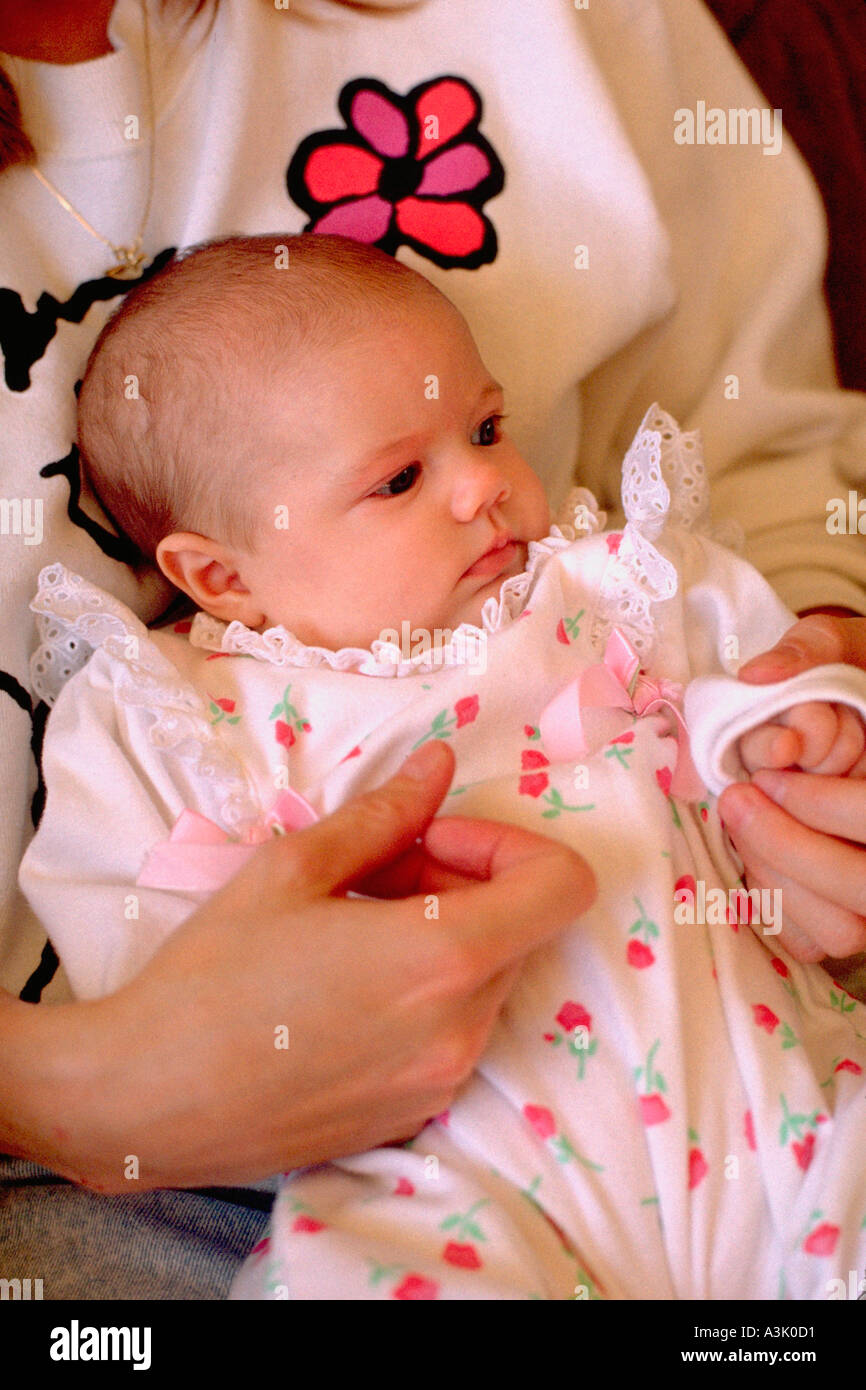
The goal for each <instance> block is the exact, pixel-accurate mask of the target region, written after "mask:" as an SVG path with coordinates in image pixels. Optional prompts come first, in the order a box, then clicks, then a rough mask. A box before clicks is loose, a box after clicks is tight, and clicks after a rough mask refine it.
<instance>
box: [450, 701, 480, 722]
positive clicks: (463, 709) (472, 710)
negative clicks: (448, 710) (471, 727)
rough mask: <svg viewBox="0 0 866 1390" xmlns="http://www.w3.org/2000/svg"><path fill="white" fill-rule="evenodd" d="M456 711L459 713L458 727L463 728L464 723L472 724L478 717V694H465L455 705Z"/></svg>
mask: <svg viewBox="0 0 866 1390" xmlns="http://www.w3.org/2000/svg"><path fill="white" fill-rule="evenodd" d="M454 713H455V714H456V715H457V728H458V729H462V728H463V725H464V724H471V723H472V722H473V721H474V720H475V719H477V718H478V696H477V695H464V697H463V699H462V700H458V701H457V704H456V705H455V706H454Z"/></svg>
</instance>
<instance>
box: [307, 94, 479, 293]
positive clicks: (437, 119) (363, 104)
mask: <svg viewBox="0 0 866 1390" xmlns="http://www.w3.org/2000/svg"><path fill="white" fill-rule="evenodd" d="M337 106H338V108H339V111H340V115H341V116H342V118H343V120H344V122H345V127H344V128H343V129H337V130H320V131H317V132H315V134H313V135H308V136H307V137H306V139H304V140H302V141H301V143H300V144H299V146H298V148H297V150H296V151H295V153H294V155H293V157H292V161H291V163H290V164H289V167H288V170H287V173H286V183H287V185H288V190H289V196H290V197H291V198H292V199H293V200H294V202H296V203H297V205H298V207H300V208H303V210H304V212H306V213H307V214H308V216H309V219H310V220H309V222H308V223H307V225H306V226H305V228H304V230H305V231H308V232H329V233H332V234H335V235H337V236H345V237H350V238H351V239H352V240H354V241H363V242H367V243H368V244H369V245H371V246H378V247H379V248H380V249H381V250H382V251H387V252H388V254H389V255H392V256H393V255H394V254H395V253H396V251H397V249H398V247H400V246H410V247H411V248H412V250H413V251H416V252H417V253H418V254H419V255H421V256H425V257H426V258H427V259H428V260H431V261H433V262H434V263H435V264H436V265H440V266H463V267H465V268H467V269H474V268H475V267H477V266H480V265H486V264H487V263H488V262H490V261H492V260H493V259H494V258H495V256H496V251H497V241H496V231H495V229H494V227H493V224H492V223H491V222H490V221H489V219H488V218H487V217H486V216H485V215H484V213H483V211H482V208H483V205H484V203H485V202H486V201H487V200H488V199H489V198H493V197H495V195H496V194H497V193H499V192H501V190H502V187H503V184H504V182H505V174H504V171H503V168H502V165H501V163H500V161H499V159H498V158H497V156H496V153H495V152H494V150H493V148H492V146H491V145H490V144H489V142H488V141H487V140H486V139H485V138H484V136H483V135H482V134H481V133H480V131H479V129H478V126H479V122H480V120H481V111H482V106H481V98H480V96H479V95H478V93H477V92H476V90H475V88H474V87H472V86H471V85H470V83H468V82H467V81H466V80H465V79H464V78H462V77H454V76H450V75H444V76H442V77H435V78H433V79H432V80H431V81H428V82H422V83H421V84H420V85H419V86H417V87H413V88H412V90H411V91H410V92H408V93H407V95H406V96H405V97H402V96H400V95H399V94H398V93H397V92H393V91H391V89H390V88H389V87H386V86H385V84H384V82H379V81H377V80H376V79H375V78H372V77H361V78H358V79H356V80H355V81H353V82H348V83H347V84H346V86H345V87H343V89H342V91H341V92H340V95H339V98H338V101H337Z"/></svg>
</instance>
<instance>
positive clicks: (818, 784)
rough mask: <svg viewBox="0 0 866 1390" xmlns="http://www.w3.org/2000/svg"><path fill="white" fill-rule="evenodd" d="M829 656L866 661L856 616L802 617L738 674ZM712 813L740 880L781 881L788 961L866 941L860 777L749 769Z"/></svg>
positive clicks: (862, 623) (780, 672)
mask: <svg viewBox="0 0 866 1390" xmlns="http://www.w3.org/2000/svg"><path fill="white" fill-rule="evenodd" d="M838 661H841V662H847V663H848V664H850V665H852V666H860V667H862V668H863V669H864V670H866V619H863V618H839V617H830V616H828V615H826V614H812V615H811V616H809V617H807V618H803V619H801V620H800V622H798V623H795V624H794V626H793V627H792V628H790V629H789V630H788V632H787V633H786V634H785V636H784V637H783V638H782V640H781V642H780V643H779V644H778V645H777V646H776V647H774V648H773V650H772V651H770V652H765V653H763V654H762V655H761V656H758V657H755V658H754V660H753V661H750V662H747V664H746V665H745V666H744V667H743V668H742V669H741V670H740V672H739V676H740V678H741V679H742V680H745V681H749V682H751V683H753V684H756V685H762V684H769V683H770V682H772V681H779V680H785V679H787V678H788V677H790V676H795V675H797V674H798V673H799V672H800V671H806V670H808V669H809V668H810V667H812V666H819V665H824V664H827V663H830V662H838ZM855 761H856V760H855ZM857 765H858V766H859V764H857ZM719 812H720V814H721V816H722V819H723V820H724V822H725V826H726V828H727V830H728V833H729V835H730V837H731V840H732V841H733V843H734V846H735V848H736V850H737V852H738V854H739V855H740V857H741V859H742V860H743V863H744V864H745V866H746V874H747V879H748V882H749V883H750V884H752V885H754V886H756V887H760V888H781V890H782V909H783V919H784V920H783V927H782V932H781V935H780V937H779V939H780V940H781V941H782V942H783V943H784V945H785V946H786V948H787V949H788V950H789V951H790V952H791V954H792V955H793V956H795V957H796V959H797V960H802V961H817V960H822V959H823V958H824V957H825V956H832V957H836V958H842V957H845V956H850V955H854V954H855V953H857V952H859V951H864V950H866V781H864V780H863V778H862V776H855V777H853V778H852V777H849V776H832V775H825V774H823V773H820V774H819V773H815V772H794V771H776V770H774V771H769V770H761V771H757V772H755V773H754V775H753V778H752V782H751V783H738V784H736V785H735V786H731V787H728V788H726V790H725V791H724V792H723V793H722V796H721V797H720V799H719Z"/></svg>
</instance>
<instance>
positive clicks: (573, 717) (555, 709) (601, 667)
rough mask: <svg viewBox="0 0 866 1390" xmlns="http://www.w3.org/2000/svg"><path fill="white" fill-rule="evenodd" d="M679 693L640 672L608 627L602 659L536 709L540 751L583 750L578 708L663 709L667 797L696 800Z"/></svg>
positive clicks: (575, 754) (698, 789)
mask: <svg viewBox="0 0 866 1390" xmlns="http://www.w3.org/2000/svg"><path fill="white" fill-rule="evenodd" d="M682 694H683V691H682V686H680V685H676V684H675V683H674V682H673V681H667V680H650V678H649V677H648V676H646V675H644V673H643V672H642V671H641V669H640V659H639V657H638V654H637V652H636V651H635V649H634V647H633V646H632V645H631V643H630V642H629V641H628V639H627V638H626V637H625V636H624V634H623V633H622V632H620V630H619V628H614V630H613V632H612V633H611V635H610V637H609V638H608V643H607V646H606V648H605V652H604V660H603V661H601V662H599V663H598V665H597V666H590V667H589V668H588V669H587V670H586V671H583V672H582V673H581V674H580V675H579V676H578V677H577V679H576V680H573V681H570V682H569V684H568V685H567V686H566V687H565V689H564V690H560V692H559V694H558V695H554V697H553V699H552V700H551V701H550V703H549V704H548V705H547V706H546V707H545V709H544V711H543V712H542V715H541V718H540V720H539V721H538V726H539V732H540V733H541V737H542V739H543V740H544V747H545V751H546V753H547V754H548V756H549V757H550V759H551V761H552V762H562V761H565V760H567V759H569V758H580V757H582V756H583V755H584V754H586V753H587V752H589V743H588V740H587V737H586V733H585V731H584V727H583V720H582V717H581V711H583V710H587V709H623V710H628V711H629V712H630V713H631V714H636V715H638V716H641V715H643V714H655V713H657V712H659V711H664V713H665V714H666V715H668V716H669V717H670V720H671V731H672V732H673V733H674V734H675V736H676V740H677V759H676V764H675V766H674V770H673V774H672V776H671V787H670V789H671V795H672V796H678V797H681V798H682V799H683V800H684V801H699V800H700V798H701V797H702V796H703V795H704V792H705V787H704V784H703V782H702V781H701V779H700V777H699V776H698V772H697V769H696V768H695V765H694V763H693V762H692V755H691V750H690V747H689V731H688V728H687V726H686V721H685V719H684V718H683V715H682V713H681V710H680V708H679V703H680V701H681V700H682Z"/></svg>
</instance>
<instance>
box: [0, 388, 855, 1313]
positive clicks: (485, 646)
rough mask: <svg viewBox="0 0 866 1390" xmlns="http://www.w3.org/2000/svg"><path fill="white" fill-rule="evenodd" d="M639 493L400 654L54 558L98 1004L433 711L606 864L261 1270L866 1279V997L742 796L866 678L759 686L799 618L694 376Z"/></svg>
mask: <svg viewBox="0 0 866 1390" xmlns="http://www.w3.org/2000/svg"><path fill="white" fill-rule="evenodd" d="M623 505H624V510H625V516H626V524H625V526H624V529H623V530H621V531H616V532H611V531H605V530H604V529H603V526H604V520H605V518H604V517H603V515H601V514H600V513H599V512H598V509H597V507H596V504H595V502H594V499H593V498H592V497H591V496H590V495H589V494H588V493H586V492H584V491H581V490H580V489H578V490H577V491H576V492H575V493H574V494H573V495H572V498H571V501H570V510H571V518H572V519H571V522H570V523H569V524H568V525H561V526H559V527H553V528H552V530H551V533H550V535H548V536H547V537H546V538H545V539H544V540H542V541H539V542H537V543H531V544H530V546H529V558H528V564H527V569H526V571H525V572H524V573H523V574H521V575H519V576H516V577H513V578H509V579H507V580H505V581H504V583H503V584H502V586H501V590H500V593H499V596H498V597H496V598H490V599H488V600H487V602H486V604H485V606H484V610H483V614H482V618H481V622H480V624H479V626H477V627H472V626H469V625H465V624H464V625H462V626H461V627H460V628H458V629H457V630H456V632H454V633H450V634H449V633H446V634H442V635H441V640H439V641H438V642H437V640H436V635H435V634H434V635H433V637H432V638H431V639H430V641H429V642H428V641H426V640H425V639H424V636H423V634H418V633H412V632H409V633H405V632H401V633H400V634H399V635H398V634H396V633H395V634H393V635H394V636H397V638H398V640H397V641H388V640H383V641H380V642H377V643H374V644H373V646H372V648H371V649H370V650H369V651H365V650H360V649H343V650H340V651H337V652H332V651H327V650H324V649H321V648H315V647H306V646H303V645H302V644H301V643H300V642H298V641H297V640H296V639H295V638H294V637H293V636H292V635H291V633H289V632H287V631H286V630H285V629H284V628H272V629H270V630H268V631H266V632H263V633H258V632H253V631H251V630H249V629H247V628H245V627H244V626H243V625H242V624H239V623H231V624H229V625H228V626H226V625H225V624H223V623H220V622H217V621H216V620H215V619H213V618H211V617H209V616H207V615H206V614H202V613H199V614H198V615H197V616H196V617H195V618H194V619H193V620H192V622H191V624H183V623H181V624H177V625H176V627H175V629H174V630H168V631H165V630H164V631H157V632H148V631H147V630H146V629H145V628H144V627H143V626H142V624H141V623H140V622H139V621H138V620H137V619H136V618H134V617H133V615H132V614H131V613H129V611H128V610H127V609H125V608H124V606H123V605H122V604H120V603H119V602H117V601H116V600H115V599H113V598H111V597H110V596H109V595H107V594H104V593H102V592H101V591H99V590H97V589H96V588H95V587H94V586H92V585H90V584H88V583H86V582H85V581H84V580H82V579H80V578H79V577H78V576H75V575H72V574H70V573H68V572H67V571H65V570H64V569H63V568H62V567H61V566H59V565H54V566H50V567H48V569H46V570H44V571H43V573H42V576H41V583H40V590H39V594H38V596H37V598H36V599H35V601H34V603H33V605H32V606H33V608H34V610H35V611H36V612H37V614H39V615H40V630H41V637H42V642H41V645H40V647H39V649H38V651H37V653H36V655H35V657H34V660H33V679H34V684H35V686H36V688H37V690H38V691H39V693H40V694H42V695H43V697H44V698H46V699H48V700H49V701H56V702H55V703H54V708H53V711H52V714H51V717H50V719H49V722H48V729H47V736H46V743H45V750H44V759H43V761H44V772H45V779H46V787H47V798H46V804H45V812H44V815H43V819H42V822H41V824H40V827H39V831H38V833H37V835H36V838H35V839H34V841H33V843H32V845H31V847H30V849H29V851H28V853H27V855H26V857H25V860H24V862H23V865H22V870H21V884H22V887H23V889H24V891H25V892H26V894H27V895H28V897H29V898H30V901H31V903H32V904H33V906H34V908H35V910H36V912H37V913H38V915H39V916H40V918H41V920H42V921H43V923H44V924H45V926H46V928H47V930H48V932H49V934H50V936H51V938H52V940H53V942H54V944H55V946H56V948H57V950H58V953H59V955H60V957H61V960H62V962H63V964H64V966H65V968H66V971H67V974H68V977H69V979H70V982H71V985H72V987H73V990H74V991H75V993H76V994H77V995H79V996H80V997H83V998H94V997H96V996H98V995H100V994H104V993H106V992H108V991H111V990H113V989H115V988H117V987H118V986H119V985H121V984H122V983H124V982H125V981H126V980H128V979H130V978H131V977H132V976H133V975H134V974H135V973H136V971H137V970H139V969H140V968H141V966H142V964H143V963H144V962H145V961H146V960H147V959H149V957H150V956H151V955H152V954H153V953H154V951H155V950H156V949H157V947H158V946H159V944H160V942H162V941H163V940H164V939H165V937H166V936H167V935H168V934H169V933H170V932H171V931H173V930H174V928H175V927H176V926H177V925H178V924H179V923H180V922H181V921H182V920H183V918H184V917H185V916H187V915H188V914H189V913H190V912H191V911H192V910H193V909H194V908H195V906H196V905H197V904H198V903H200V902H201V901H203V900H204V898H205V897H206V895H207V894H208V893H209V892H211V891H213V890H214V888H216V887H217V886H219V884H220V883H222V882H224V881H226V879H227V878H228V877H230V876H231V874H232V873H233V872H235V871H236V870H237V868H238V867H239V865H240V864H241V863H243V862H244V861H245V859H247V858H248V857H249V856H250V855H251V854H254V853H255V852H256V844H257V842H259V841H260V840H261V839H262V838H264V837H266V836H269V835H270V834H271V833H272V828H273V827H276V828H278V829H283V830H288V831H290V832H291V831H292V830H293V829H294V828H297V827H299V826H302V825H304V824H307V823H309V822H310V821H311V820H313V819H315V818H317V817H322V816H326V815H327V814H328V813H329V812H331V811H333V810H334V809H335V808H336V807H337V806H339V805H341V804H342V803H343V802H345V801H346V800H347V799H348V798H351V797H352V796H354V795H355V794H357V793H359V792H361V791H363V790H365V789H368V788H371V787H375V786H377V785H379V784H380V783H381V782H382V781H383V780H384V779H385V778H386V777H388V776H389V775H390V774H391V773H392V772H394V771H395V770H396V768H397V767H398V765H399V764H400V763H401V762H402V760H403V759H404V758H405V757H406V755H407V754H408V753H409V752H410V751H411V750H412V749H414V748H417V747H419V746H421V745H422V744H423V743H425V742H427V741H429V740H431V739H442V740H447V741H448V742H449V744H450V745H451V747H452V749H453V751H454V754H455V757H456V772H455V776H454V780H453V782H452V785H451V788H450V790H449V793H448V795H447V796H446V798H445V801H444V802H443V806H442V812H443V813H444V814H448V815H458V816H470V817H476V816H481V817H489V818H493V819H496V820H504V821H509V822H511V823H513V824H515V825H519V826H523V827H525V828H527V829H529V830H533V831H537V832H541V833H544V834H547V835H550V836H553V837H554V838H557V839H561V840H563V841H564V842H566V843H568V844H570V845H572V846H573V847H574V848H575V849H576V850H577V851H578V852H579V853H580V854H581V855H583V857H584V858H585V859H586V860H587V862H588V863H589V865H590V866H591V868H592V869H593V871H594V874H595V877H596V880H597V884H598V897H597V900H596V902H595V903H594V905H593V906H592V908H590V909H589V911H587V912H585V913H584V914H583V915H582V916H581V917H580V918H579V920H577V921H576V922H575V923H574V925H573V926H572V927H571V928H569V929H568V930H567V931H566V932H565V933H563V934H562V935H561V936H560V937H559V938H558V939H557V940H556V941H555V942H553V943H552V944H550V945H549V946H546V947H545V948H543V949H542V950H539V951H538V952H536V953H535V954H534V955H533V957H532V958H531V959H530V960H529V961H528V962H527V963H526V965H525V967H524V969H523V970H522V973H521V975H520V978H519V980H518V982H517V984H516V986H515V988H514V991H513V993H512V994H511V996H510V998H509V1000H508V1002H507V1004H506V1006H505V1009H504V1011H503V1014H502V1017H501V1019H500V1021H499V1023H498V1024H497V1027H496V1029H495V1031H494V1034H493V1036H492V1039H491V1041H490V1044H489V1046H488V1048H487V1051H486V1052H485V1054H484V1056H483V1057H482V1059H481V1061H480V1063H479V1065H478V1068H477V1070H476V1072H475V1073H474V1075H473V1076H472V1078H471V1079H470V1081H469V1082H468V1083H467V1085H466V1086H465V1087H464V1088H463V1089H462V1091H461V1093H460V1095H459V1097H458V1098H457V1100H456V1102H455V1103H454V1105H453V1106H452V1107H451V1109H450V1111H449V1112H448V1113H446V1114H444V1115H440V1116H438V1117H436V1118H435V1120H431V1122H430V1123H429V1124H428V1125H427V1126H426V1127H425V1128H424V1129H423V1130H422V1132H421V1133H420V1134H419V1135H418V1136H417V1137H416V1138H415V1139H414V1140H412V1141H411V1142H410V1143H406V1144H402V1145H395V1146H391V1147H383V1148H379V1149H376V1150H374V1151H373V1152H371V1153H365V1154H359V1155H355V1156H352V1157H348V1158H344V1159H340V1160H338V1161H336V1162H334V1163H330V1164H324V1165H319V1166H316V1167H315V1168H308V1169H302V1170H299V1171H296V1172H293V1173H289V1174H284V1175H283V1177H282V1180H281V1183H280V1188H279V1191H278V1195H277V1198H276V1202H275V1206H274V1210H273V1214H272V1220H271V1224H270V1229H269V1234H268V1236H267V1238H266V1239H265V1240H264V1241H263V1242H262V1243H261V1245H260V1246H259V1247H257V1249H256V1250H255V1251H254V1252H253V1253H252V1255H251V1256H250V1258H249V1259H248V1261H247V1262H246V1264H245V1265H244V1267H243V1269H242V1271H241V1273H240V1274H239V1276H238V1278H237V1280H236V1284H235V1289H234V1296H235V1297H237V1298H272V1299H279V1298H293V1299H359V1298H360V1299H364V1298H369V1299H390V1298H397V1299H431V1300H432V1299H472V1298H479V1299H532V1298H540V1299H574V1298H578V1299H580V1298H628V1299H675V1298H676V1299H679V1298H696V1299H717V1298H754V1299H759V1298H791V1299H821V1298H828V1297H842V1296H848V1291H849V1289H850V1288H851V1286H852V1285H851V1280H852V1277H854V1278H856V1279H859V1278H860V1277H861V1276H863V1275H864V1274H866V1164H864V1162H863V1154H864V1152H866V1104H864V1101H866V1077H864V1069H866V1008H864V1006H863V1005H861V1004H859V1003H857V1002H856V1001H855V1000H854V999H853V998H851V997H850V996H849V995H848V994H847V993H846V992H845V991H844V990H843V989H842V988H841V987H840V986H838V985H836V984H834V982H833V981H832V980H831V979H830V977H829V976H828V975H827V974H826V973H825V972H824V971H823V970H822V969H821V968H820V967H818V966H803V965H800V964H798V963H797V962H795V961H793V960H792V959H791V958H790V957H789V956H788V955H787V954H786V953H785V951H784V950H783V949H782V948H781V947H779V946H778V945H777V944H776V943H777V935H778V930H779V926H780V923H781V905H780V904H779V903H778V901H777V895H776V896H775V897H774V894H773V893H772V892H770V891H768V890H765V891H764V893H763V894H762V895H757V894H756V895H754V896H753V899H750V901H749V903H748V904H746V903H745V901H744V899H743V898H742V897H739V898H738V897H737V895H736V890H737V888H738V887H739V888H741V887H742V884H741V880H740V878H739V870H740V867H741V866H739V865H738V863H737V862H736V860H735V858H734V856H733V855H732V852H731V849H730V846H729V844H728V842H727V840H726V837H725V835H724V832H723V830H722V827H721V825H720V823H719V820H718V816H717V814H716V811H715V796H716V794H717V793H718V792H719V791H720V790H721V788H722V787H723V786H724V785H725V784H726V783H727V782H728V781H730V780H731V779H732V778H736V777H738V776H742V775H743V773H742V768H741V767H740V766H739V763H738V760H737V754H736V740H737V739H738V738H739V736H740V735H741V733H742V732H743V731H744V730H745V729H746V728H748V727H751V726H753V725H755V724H758V723H761V722H763V721H764V720H765V719H766V718H768V717H770V716H771V715H772V714H773V713H775V712H776V711H778V710H780V709H784V708H786V707H788V706H790V705H791V704H792V703H793V702H795V701H800V700H806V699H833V700H841V701H845V702H847V703H849V704H851V705H852V706H854V707H855V708H857V709H858V710H859V711H860V712H861V713H864V712H866V677H864V675H863V673H862V672H858V671H857V670H855V669H854V668H849V667H842V666H833V667H825V668H821V669H820V670H819V671H813V672H807V673H805V674H804V675H803V676H800V677H798V678H797V679H796V680H794V681H791V682H787V683H785V684H784V685H779V686H769V687H766V686H765V687H749V686H746V685H742V684H739V683H737V682H736V681H735V680H734V679H733V676H734V673H735V671H736V669H737V667H738V666H739V665H740V664H741V663H742V662H743V661H746V660H748V659H749V657H751V656H753V655H756V654H757V653H758V652H760V651H762V650H764V649H766V647H768V646H770V645H772V644H773V643H774V642H775V641H777V640H778V638H779V637H780V635H781V634H782V633H783V632H784V631H785V630H786V629H787V627H788V626H790V623H791V622H792V621H793V618H792V615H791V614H790V613H789V612H788V611H787V610H786V609H785V608H784V606H783V605H782V604H781V602H780V601H779V599H778V598H777V597H776V596H775V595H774V594H773V592H772V590H771V589H770V588H769V586H768V585H767V584H766V583H765V581H764V580H763V579H762V578H761V576H760V575H759V574H757V572H756V571H755V570H753V569H752V568H751V567H750V566H749V565H747V564H746V563H745V562H744V561H743V560H742V559H740V558H739V557H738V556H737V555H736V554H734V553H733V552H732V551H730V550H727V549H725V548H723V547H722V546H720V545H719V544H717V543H716V541H714V540H713V539H711V538H710V532H709V522H708V501H707V490H706V484H705V478H704V469H703V464H702V461H701V457H700V446H699V441H698V439H697V437H696V436H695V435H692V434H685V433H681V432H680V431H679V430H678V429H677V426H676V424H675V422H674V421H673V420H672V419H671V418H670V416H668V415H666V414H665V412H664V411H661V410H660V409H659V408H658V407H657V406H653V407H652V408H651V410H650V411H649V412H648V413H647V416H646V417H645V419H644V421H643V424H642V425H641V428H640V429H639V431H638V433H637V436H636V438H635V441H634V443H633V444H632V446H631V448H630V450H629V452H628V454H627V456H626V459H625V463H624V467H623ZM184 629H188V630H184ZM425 910H428V911H430V912H431V913H433V914H434V915H435V914H436V913H441V917H442V918H443V919H444V918H445V917H446V914H447V911H448V898H447V895H443V897H442V898H441V900H436V899H430V900H429V901H428V903H427V904H426V907H425ZM750 914H751V921H749V916H750ZM280 1022H282V1020H281V1021H280ZM285 1022H286V1024H287V1026H288V1029H289V1035H291V1020H290V1019H289V1020H285ZM346 1026H347V1027H351V1020H347V1021H346ZM322 1045H323V1046H326V1045H327V1040H326V1039H323V1044H322ZM278 1055H279V1054H277V1056H278ZM852 1272H854V1273H853V1275H852ZM843 1290H844V1292H842V1291H843Z"/></svg>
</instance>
